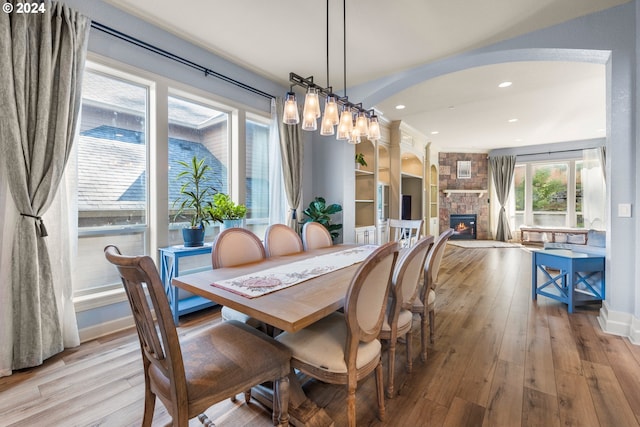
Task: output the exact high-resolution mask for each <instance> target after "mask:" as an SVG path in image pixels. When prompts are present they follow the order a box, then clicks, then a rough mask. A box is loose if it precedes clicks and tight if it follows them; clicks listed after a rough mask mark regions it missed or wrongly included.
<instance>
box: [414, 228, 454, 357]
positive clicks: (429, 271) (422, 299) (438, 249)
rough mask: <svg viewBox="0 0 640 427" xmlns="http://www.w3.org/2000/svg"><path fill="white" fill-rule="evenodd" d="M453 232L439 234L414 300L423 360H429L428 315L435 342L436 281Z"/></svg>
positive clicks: (430, 330) (448, 230)
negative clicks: (418, 316)
mask: <svg viewBox="0 0 640 427" xmlns="http://www.w3.org/2000/svg"><path fill="white" fill-rule="evenodd" d="M452 234H453V229H452V228H449V229H447V230H445V231H443V232H442V233H440V236H438V240H437V241H436V243H435V245H433V249H432V250H431V252H429V255H428V256H427V260H426V261H425V264H424V278H423V284H422V286H421V287H420V290H419V292H418V298H416V299H415V300H414V302H413V307H412V309H411V311H412V312H413V313H414V314H419V315H420V318H421V319H420V320H421V322H420V325H421V326H420V329H421V339H420V340H421V342H422V351H421V353H420V357H421V358H422V361H426V360H427V315H429V341H430V342H431V343H432V344H433V335H434V331H435V324H434V322H435V304H436V292H435V287H436V281H437V278H438V271H439V270H440V262H441V261H442V257H443V255H444V250H445V249H446V247H447V241H448V240H449V237H451V235H452Z"/></svg>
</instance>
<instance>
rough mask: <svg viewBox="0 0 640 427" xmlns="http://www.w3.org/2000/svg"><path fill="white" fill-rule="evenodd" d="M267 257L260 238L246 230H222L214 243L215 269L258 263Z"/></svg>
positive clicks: (212, 253) (213, 263)
mask: <svg viewBox="0 0 640 427" xmlns="http://www.w3.org/2000/svg"><path fill="white" fill-rule="evenodd" d="M266 257H267V254H266V252H265V249H264V246H263V245H262V241H260V238H259V237H258V236H256V235H255V234H253V233H252V232H251V231H249V230H247V229H245V228H237V227H235V228H227V229H226V230H222V231H221V232H220V234H218V237H216V240H215V241H214V242H213V248H212V250H211V265H212V266H213V268H222V267H233V266H235V265H242V264H248V263H250V262H257V261H260V260H263V259H265V258H266Z"/></svg>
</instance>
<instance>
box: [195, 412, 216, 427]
mask: <svg viewBox="0 0 640 427" xmlns="http://www.w3.org/2000/svg"><path fill="white" fill-rule="evenodd" d="M198 421H200V423H201V424H202V425H203V426H204V427H216V425H215V424H214V423H213V421H211V420H210V419H209V417H207V415H206V414H200V415H198Z"/></svg>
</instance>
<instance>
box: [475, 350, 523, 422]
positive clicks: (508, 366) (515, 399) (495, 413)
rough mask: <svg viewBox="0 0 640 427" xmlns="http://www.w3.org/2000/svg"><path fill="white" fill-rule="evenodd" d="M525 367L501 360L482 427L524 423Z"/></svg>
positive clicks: (494, 377) (497, 367) (494, 376)
mask: <svg viewBox="0 0 640 427" xmlns="http://www.w3.org/2000/svg"><path fill="white" fill-rule="evenodd" d="M523 391H524V366H522V365H517V364H514V363H510V362H506V361H503V360H499V361H498V363H497V365H496V369H495V373H494V375H493V381H492V382H491V393H490V397H489V402H488V404H487V411H486V412H485V416H484V420H483V423H482V425H483V426H484V427H494V426H519V425H520V424H521V421H522V400H523Z"/></svg>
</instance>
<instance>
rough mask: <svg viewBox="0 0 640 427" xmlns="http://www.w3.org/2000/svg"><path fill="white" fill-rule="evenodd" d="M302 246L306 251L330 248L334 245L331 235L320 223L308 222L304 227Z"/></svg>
mask: <svg viewBox="0 0 640 427" xmlns="http://www.w3.org/2000/svg"><path fill="white" fill-rule="evenodd" d="M302 245H303V246H304V250H305V251H310V250H312V249H320V248H328V247H329V246H331V245H333V239H332V238H331V233H329V230H327V229H326V228H325V227H324V225H322V224H320V223H319V222H307V223H305V224H304V226H303V227H302Z"/></svg>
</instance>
